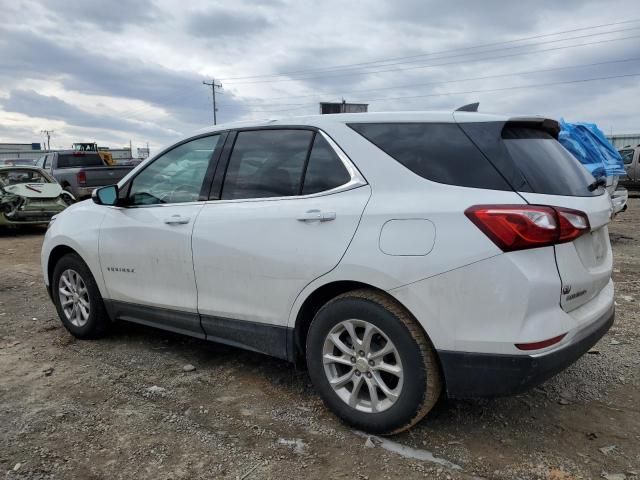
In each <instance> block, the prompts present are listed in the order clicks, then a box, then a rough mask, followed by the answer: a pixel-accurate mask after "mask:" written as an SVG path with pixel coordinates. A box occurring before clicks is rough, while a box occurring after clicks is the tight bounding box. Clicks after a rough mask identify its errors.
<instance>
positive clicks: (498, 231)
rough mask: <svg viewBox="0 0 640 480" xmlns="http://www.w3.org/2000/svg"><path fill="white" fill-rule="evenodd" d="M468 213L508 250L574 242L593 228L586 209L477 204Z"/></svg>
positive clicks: (497, 242)
mask: <svg viewBox="0 0 640 480" xmlns="http://www.w3.org/2000/svg"><path fill="white" fill-rule="evenodd" d="M464 213H465V215H466V216H467V217H468V218H469V220H471V221H472V222H473V223H474V224H475V225H476V226H477V227H478V228H479V229H480V230H482V231H483V232H484V233H485V235H487V236H488V237H489V238H490V239H491V240H492V241H493V242H494V243H495V244H496V245H497V246H498V247H500V249H501V250H502V251H504V252H511V251H513V250H524V249H527V248H536V247H546V246H549V245H555V244H557V243H564V242H571V241H572V240H574V239H576V238H578V237H579V236H580V235H582V234H584V233H586V232H588V231H589V219H588V218H587V215H586V214H585V213H583V212H579V211H577V210H570V209H567V208H561V207H547V206H539V205H476V206H473V207H470V208H468V209H467V210H466V211H465V212H464Z"/></svg>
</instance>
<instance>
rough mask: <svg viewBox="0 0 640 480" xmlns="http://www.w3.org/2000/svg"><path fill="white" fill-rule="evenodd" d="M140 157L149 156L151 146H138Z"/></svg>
mask: <svg viewBox="0 0 640 480" xmlns="http://www.w3.org/2000/svg"><path fill="white" fill-rule="evenodd" d="M138 158H143V159H144V158H149V148H148V147H144V148H138Z"/></svg>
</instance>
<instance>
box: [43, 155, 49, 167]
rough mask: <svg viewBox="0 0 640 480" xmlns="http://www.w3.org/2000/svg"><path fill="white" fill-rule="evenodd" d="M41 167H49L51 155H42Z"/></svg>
mask: <svg viewBox="0 0 640 480" xmlns="http://www.w3.org/2000/svg"><path fill="white" fill-rule="evenodd" d="M42 168H51V155H46V156H45V157H44V166H43V167H42Z"/></svg>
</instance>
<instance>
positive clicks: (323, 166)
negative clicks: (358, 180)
mask: <svg viewBox="0 0 640 480" xmlns="http://www.w3.org/2000/svg"><path fill="white" fill-rule="evenodd" d="M350 179H351V177H350V176H349V172H347V169H346V168H345V166H344V165H343V164H342V161H341V160H340V158H339V157H338V154H337V153H336V152H335V151H334V150H333V148H331V145H329V142H327V141H326V140H325V138H324V137H323V136H322V135H320V134H316V136H315V140H314V141H313V148H312V149H311V154H310V155H309V164H308V165H307V171H306V173H305V176H304V184H303V186H302V194H303V195H310V194H312V193H318V192H324V191H326V190H331V189H332V188H336V187H339V186H340V185H344V184H345V183H347V182H348V181H349V180H350Z"/></svg>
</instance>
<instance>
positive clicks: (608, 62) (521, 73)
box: [220, 57, 640, 107]
mask: <svg viewBox="0 0 640 480" xmlns="http://www.w3.org/2000/svg"><path fill="white" fill-rule="evenodd" d="M637 60H640V57H634V58H626V59H622V60H607V61H604V62H595V63H585V64H580V65H568V66H566V67H555V68H543V69H537V70H525V71H520V72H510V73H501V74H496V75H485V76H482V77H468V78H460V79H456V80H444V81H439V82H427V83H414V84H410V85H388V86H386V87H379V88H368V89H365V90H351V91H346V92H345V91H340V92H319V93H314V94H311V95H290V96H287V97H272V98H265V99H264V100H281V99H287V98H311V97H335V96H341V95H351V94H358V93H363V92H376V91H380V90H389V89H390V88H394V89H402V88H415V87H425V86H428V85H445V84H448V83H460V82H468V81H473V80H487V79H490V78H502V77H511V76H515V75H529V74H533V73H544V72H555V71H561V70H570V69H572V68H585V67H595V66H600V65H610V64H614V63H628V62H634V61H637ZM242 105H243V106H245V107H251V106H255V107H265V106H286V105H301V104H300V103H272V104H269V103H254V104H251V103H242ZM220 106H223V105H222V104H221V105H220ZM224 106H226V105H224ZM229 106H231V105H229Z"/></svg>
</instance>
